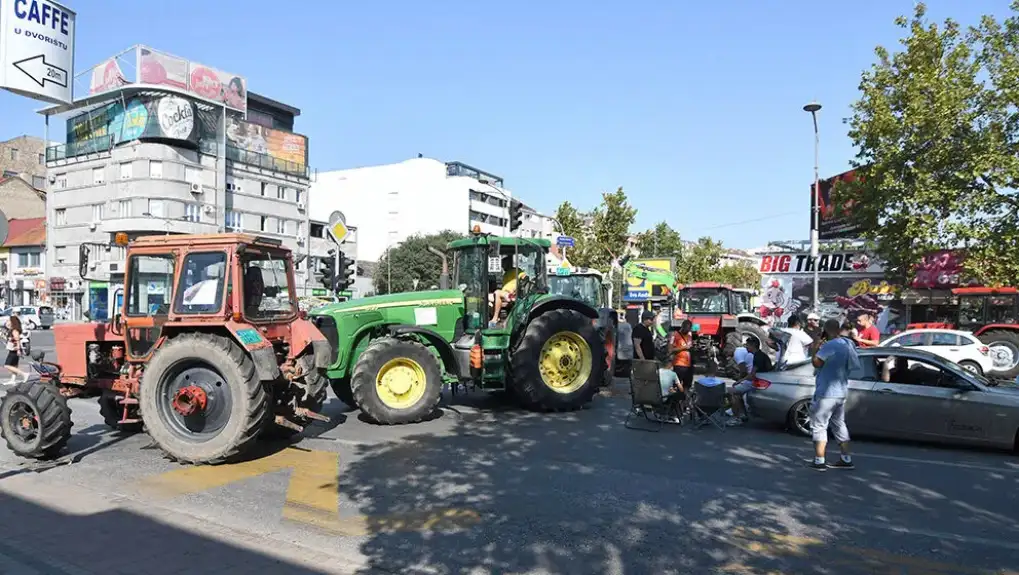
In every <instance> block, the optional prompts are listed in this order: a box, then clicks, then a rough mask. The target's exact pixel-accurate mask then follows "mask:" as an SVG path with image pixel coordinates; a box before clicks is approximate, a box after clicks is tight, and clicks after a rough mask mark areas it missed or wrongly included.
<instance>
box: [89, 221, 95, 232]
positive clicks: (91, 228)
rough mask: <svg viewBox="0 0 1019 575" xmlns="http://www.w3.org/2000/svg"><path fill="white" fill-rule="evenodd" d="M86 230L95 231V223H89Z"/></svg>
mask: <svg viewBox="0 0 1019 575" xmlns="http://www.w3.org/2000/svg"><path fill="white" fill-rule="evenodd" d="M88 230H89V231H90V232H94V231H96V223H95V222H92V223H90V224H89V225H88Z"/></svg>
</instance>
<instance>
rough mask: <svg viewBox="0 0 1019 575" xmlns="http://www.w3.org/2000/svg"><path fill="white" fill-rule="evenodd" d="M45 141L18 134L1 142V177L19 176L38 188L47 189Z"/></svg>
mask: <svg viewBox="0 0 1019 575" xmlns="http://www.w3.org/2000/svg"><path fill="white" fill-rule="evenodd" d="M45 149H46V145H45V141H44V140H43V139H42V138H36V137H35V136H18V137H17V138H12V139H10V140H7V141H6V142H0V178H9V177H11V176H18V177H20V178H21V179H23V180H25V181H26V182H28V183H29V184H31V185H32V187H34V188H35V189H37V190H43V189H46V159H45V158H46V156H45Z"/></svg>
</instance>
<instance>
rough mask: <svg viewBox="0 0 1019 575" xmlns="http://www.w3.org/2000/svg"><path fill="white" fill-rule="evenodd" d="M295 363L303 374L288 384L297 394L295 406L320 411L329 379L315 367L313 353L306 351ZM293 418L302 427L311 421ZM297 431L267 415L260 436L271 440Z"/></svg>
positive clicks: (287, 397)
mask: <svg viewBox="0 0 1019 575" xmlns="http://www.w3.org/2000/svg"><path fill="white" fill-rule="evenodd" d="M297 365H298V366H299V367H300V368H301V373H303V374H304V375H303V376H302V377H301V378H299V379H296V380H295V381H293V382H292V383H291V384H290V385H291V386H292V387H291V390H290V391H291V392H292V393H293V394H294V395H296V396H297V397H296V400H297V407H303V408H305V409H308V410H310V411H314V412H315V413H321V412H322V406H324V405H325V403H326V399H327V398H328V391H327V390H328V388H329V379H328V378H327V377H326V375H325V371H324V370H322V369H319V368H317V367H315V355H314V354H311V353H308V354H304V355H302V356H301V357H299V358H297ZM292 397H293V395H290V394H277V397H276V398H274V399H276V401H289V400H290V399H291V398H292ZM284 411H285V410H284ZM293 420H294V423H297V424H298V425H301V426H304V427H307V426H308V425H311V422H312V420H311V419H308V418H294V419H293ZM298 433H300V431H298V430H296V429H293V428H290V427H283V426H282V425H277V424H276V421H275V418H273V417H267V418H266V420H265V428H264V429H263V431H262V435H261V438H262V439H266V440H270V441H271V440H276V439H285V438H288V437H293V436H295V435H297V434H298Z"/></svg>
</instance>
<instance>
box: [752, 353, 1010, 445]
mask: <svg viewBox="0 0 1019 575" xmlns="http://www.w3.org/2000/svg"><path fill="white" fill-rule="evenodd" d="M858 351H859V355H860V363H861V364H862V369H860V370H856V371H854V372H852V373H850V379H849V395H848V397H847V400H846V408H847V412H846V422H847V423H848V425H849V432H850V434H853V433H858V434H861V435H867V436H873V437H890V438H896V439H910V440H920V441H935V442H940V443H959V444H970V445H984V446H991V447H999V448H1005V449H1019V388H1015V387H1011V386H1008V387H994V386H992V384H991V382H990V381H989V380H987V379H985V378H984V377H983V376H981V375H978V374H975V373H971V372H969V371H966V370H965V369H963V368H961V367H959V365H958V364H955V363H953V362H951V361H946V360H945V359H944V358H941V357H939V356H936V355H934V354H932V353H929V352H925V351H921V350H916V349H909V348H882V347H879V348H869V349H860V350H858ZM886 360H887V361H886ZM760 378H761V380H760V381H758V382H756V383H755V384H754V388H753V389H752V390H751V391H750V392H749V393H748V394H747V403H748V406H749V408H750V412H751V413H752V414H753V415H754V416H755V417H757V418H759V419H762V420H765V421H771V422H774V423H780V424H785V425H786V427H787V428H788V429H790V430H791V431H793V432H795V433H799V434H802V435H810V424H809V421H808V416H807V414H808V410H809V409H810V398H811V396H812V395H813V393H814V367H813V366H812V365H811V364H810V362H804V363H800V364H798V365H793V366H788V367H785V368H783V369H779V370H778V371H774V372H768V373H762V374H760Z"/></svg>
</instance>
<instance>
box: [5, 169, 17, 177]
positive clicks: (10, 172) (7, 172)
mask: <svg viewBox="0 0 1019 575" xmlns="http://www.w3.org/2000/svg"><path fill="white" fill-rule="evenodd" d="M17 176H18V173H17V172H15V171H14V170H4V177H5V178H15V177H17Z"/></svg>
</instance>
